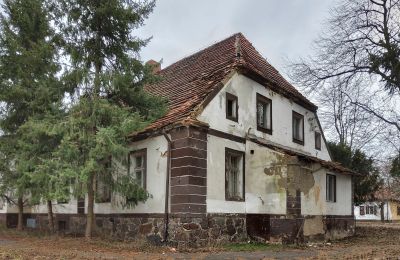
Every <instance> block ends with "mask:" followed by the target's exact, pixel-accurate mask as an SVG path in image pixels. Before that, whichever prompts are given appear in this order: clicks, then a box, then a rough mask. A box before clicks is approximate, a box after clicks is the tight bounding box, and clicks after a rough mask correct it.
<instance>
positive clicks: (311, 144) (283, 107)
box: [198, 74, 330, 160]
mask: <svg viewBox="0 0 400 260" xmlns="http://www.w3.org/2000/svg"><path fill="white" fill-rule="evenodd" d="M226 92H229V93H231V94H233V95H236V96H237V97H238V104H239V111H238V112H239V113H238V115H239V119H238V122H234V121H231V120H228V119H226V112H225V109H226V103H225V96H226V95H225V93H226ZM256 93H259V94H261V95H263V96H265V97H268V98H270V99H271V100H272V131H273V132H272V135H269V134H267V133H263V132H260V131H257V121H256V120H257V119H256ZM293 110H294V111H296V112H298V113H300V114H302V115H304V145H299V144H296V143H294V142H293V141H292V139H293V138H292V111H293ZM198 119H199V120H200V121H203V122H205V123H208V124H209V125H210V128H212V129H216V130H219V131H223V132H226V133H230V134H234V135H237V136H242V137H244V136H245V135H246V134H247V133H251V134H255V135H256V136H258V137H261V138H264V139H267V140H269V141H271V142H274V143H277V144H280V145H283V146H286V147H288V148H291V149H295V150H298V151H302V152H303V153H307V154H310V155H313V156H316V157H318V158H321V159H324V160H330V156H329V153H328V150H327V148H326V144H325V143H324V141H323V139H322V140H321V143H322V144H321V146H322V147H321V151H319V150H316V149H315V137H314V130H317V129H319V126H318V124H317V120H316V116H315V114H314V113H313V112H311V111H309V110H307V109H305V108H303V107H302V106H300V105H298V104H296V103H294V102H291V101H290V100H289V99H287V98H285V97H283V96H281V95H279V94H277V93H275V92H273V91H272V90H270V89H268V88H266V87H264V86H262V85H260V84H259V83H257V82H255V81H253V80H251V79H249V78H247V77H245V76H243V75H240V74H235V75H233V76H232V78H231V79H230V80H229V81H228V82H227V83H226V84H225V86H224V87H223V88H222V90H221V91H220V92H219V93H218V94H217V95H216V96H215V97H214V99H213V100H211V102H210V103H209V104H208V105H207V106H206V107H205V108H204V110H203V112H202V113H201V114H200V115H199V116H198ZM319 131H321V129H319Z"/></svg>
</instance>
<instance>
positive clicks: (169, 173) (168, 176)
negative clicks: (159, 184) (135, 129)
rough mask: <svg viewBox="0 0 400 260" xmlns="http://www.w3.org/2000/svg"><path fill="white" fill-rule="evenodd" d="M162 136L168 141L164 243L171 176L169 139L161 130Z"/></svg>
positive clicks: (166, 233) (167, 221) (166, 230)
mask: <svg viewBox="0 0 400 260" xmlns="http://www.w3.org/2000/svg"><path fill="white" fill-rule="evenodd" d="M163 136H164V137H165V139H166V140H167V142H168V151H167V154H168V155H167V174H166V175H167V177H166V180H165V208H164V212H165V216H164V238H163V240H164V243H167V240H168V226H169V179H170V176H171V143H172V142H171V139H170V138H169V136H168V135H167V134H166V133H165V132H163Z"/></svg>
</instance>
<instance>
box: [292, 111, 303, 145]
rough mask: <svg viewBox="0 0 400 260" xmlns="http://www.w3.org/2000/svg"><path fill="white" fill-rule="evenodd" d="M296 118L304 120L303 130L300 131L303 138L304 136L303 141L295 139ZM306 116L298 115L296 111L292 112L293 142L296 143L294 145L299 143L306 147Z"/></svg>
mask: <svg viewBox="0 0 400 260" xmlns="http://www.w3.org/2000/svg"><path fill="white" fill-rule="evenodd" d="M295 118H297V119H301V120H302V122H303V124H302V129H300V130H301V131H302V136H303V140H299V139H297V138H296V137H295V134H294V131H293V130H294V129H293V128H294V119H295ZM304 134H305V133H304V115H302V114H300V113H297V112H296V111H294V110H292V141H293V142H294V143H297V144H301V145H304V139H305V136H304Z"/></svg>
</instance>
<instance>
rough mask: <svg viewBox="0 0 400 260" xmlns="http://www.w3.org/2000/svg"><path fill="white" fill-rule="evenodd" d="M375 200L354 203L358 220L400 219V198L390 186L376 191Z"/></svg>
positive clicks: (390, 220) (389, 220)
mask: <svg viewBox="0 0 400 260" xmlns="http://www.w3.org/2000/svg"><path fill="white" fill-rule="evenodd" d="M374 198H375V199H374V200H373V201H367V202H364V203H361V204H359V205H354V216H355V218H356V220H357V221H388V222H392V221H400V198H399V196H398V195H397V194H396V193H395V192H393V191H392V190H390V189H388V188H382V189H380V190H378V191H377V192H375V194H374Z"/></svg>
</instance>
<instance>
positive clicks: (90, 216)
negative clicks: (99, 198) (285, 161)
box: [85, 174, 95, 239]
mask: <svg viewBox="0 0 400 260" xmlns="http://www.w3.org/2000/svg"><path fill="white" fill-rule="evenodd" d="M94 177H95V175H94V174H91V175H90V176H89V179H88V183H87V188H88V206H87V215H86V233H85V237H86V239H91V238H92V233H93V226H94V180H95V178H94Z"/></svg>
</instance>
